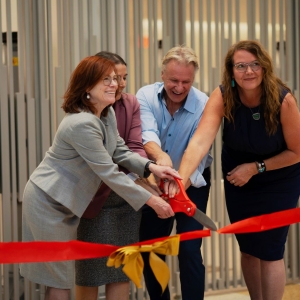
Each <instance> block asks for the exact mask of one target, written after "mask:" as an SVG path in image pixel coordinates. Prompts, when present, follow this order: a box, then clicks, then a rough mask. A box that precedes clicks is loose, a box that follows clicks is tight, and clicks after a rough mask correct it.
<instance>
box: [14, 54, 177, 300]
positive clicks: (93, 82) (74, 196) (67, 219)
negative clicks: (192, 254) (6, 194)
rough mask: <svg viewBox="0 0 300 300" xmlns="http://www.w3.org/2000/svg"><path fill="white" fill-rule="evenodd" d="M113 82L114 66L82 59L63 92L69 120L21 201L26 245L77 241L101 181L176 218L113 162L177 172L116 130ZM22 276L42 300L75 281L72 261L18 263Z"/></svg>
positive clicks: (64, 292)
mask: <svg viewBox="0 0 300 300" xmlns="http://www.w3.org/2000/svg"><path fill="white" fill-rule="evenodd" d="M117 88H118V79H117V76H116V74H115V72H114V63H113V62H111V61H110V60H107V59H105V58H102V57H99V56H91V57H87V58H85V59H83V60H82V61H81V62H80V63H79V65H78V66H77V67H76V69H75V70H74V72H73V74H72V76H71V79H70V83H69V86H68V89H67V91H66V93H65V95H64V102H63V105H62V108H63V109H64V111H65V112H66V115H65V117H64V119H63V120H62V122H61V123H60V125H59V127H58V129H57V132H56V135H55V137H54V140H53V144H52V146H51V147H50V148H49V150H48V151H47V152H46V155H45V157H44V159H43V161H42V162H41V163H40V165H39V166H38V167H37V168H36V169H35V171H34V172H33V173H32V174H31V176H30V179H29V181H28V182H27V185H26V187H25V191H24V197H23V224H22V228H23V233H22V235H23V241H38V240H39V241H41V240H44V241H68V240H74V239H76V232H77V227H78V224H79V221H80V217H81V216H82V214H83V213H84V211H85V209H86V208H87V206H88V205H89V203H90V201H91V200H92V199H93V196H94V195H95V193H96V192H97V190H98V188H99V186H100V185H101V184H102V183H105V184H106V185H107V186H109V187H110V188H111V189H112V190H114V191H115V192H116V193H118V194H119V195H122V197H123V198H124V199H125V200H126V201H128V203H129V204H130V205H131V206H132V207H133V208H134V209H135V210H139V209H140V208H141V207H142V206H143V205H144V204H147V205H149V206H151V207H153V209H154V210H155V211H156V212H157V214H158V215H159V216H160V217H162V218H167V217H170V216H172V215H174V212H173V211H172V209H171V207H170V206H169V204H168V203H167V202H166V201H164V200H163V199H161V198H160V197H157V196H155V195H153V194H151V193H150V192H148V191H146V190H145V189H143V188H141V187H140V186H138V185H136V184H134V183H133V181H132V180H130V179H129V178H128V177H127V176H126V175H125V174H124V173H123V172H120V171H119V170H118V166H117V164H119V165H121V166H122V167H125V168H127V169H128V170H130V171H131V172H135V173H137V174H138V175H140V176H141V177H147V176H148V175H149V174H150V172H154V173H155V174H156V175H157V176H159V177H168V178H172V176H178V173H177V172H176V171H175V170H173V169H171V168H169V167H163V166H157V165H155V164H153V163H151V161H149V160H148V159H146V158H143V157H141V156H140V155H138V154H136V153H133V152H132V151H131V150H129V149H128V147H127V146H126V145H125V144H124V141H123V139H122V138H120V136H119V134H118V130H117V124H116V118H115V114H114V111H113V109H112V108H111V105H112V104H114V102H115V94H116V90H117ZM20 269H21V275H23V276H24V277H26V278H28V279H29V280H31V281H33V282H36V283H39V284H43V285H45V286H47V290H46V294H45V299H47V300H54V299H60V300H67V299H69V297H70V288H71V287H72V286H73V280H74V264H73V262H70V261H66V262H58V263H33V264H31V263H30V264H22V265H21V267H20Z"/></svg>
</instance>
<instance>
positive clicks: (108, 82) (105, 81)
mask: <svg viewBox="0 0 300 300" xmlns="http://www.w3.org/2000/svg"><path fill="white" fill-rule="evenodd" d="M112 81H113V82H115V83H116V84H119V81H120V80H119V77H118V76H114V77H110V76H107V77H105V78H103V84H104V85H106V86H108V85H111V82H112Z"/></svg>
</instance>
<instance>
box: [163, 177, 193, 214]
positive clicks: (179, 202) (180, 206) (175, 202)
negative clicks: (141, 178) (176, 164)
mask: <svg viewBox="0 0 300 300" xmlns="http://www.w3.org/2000/svg"><path fill="white" fill-rule="evenodd" d="M174 180H176V182H177V184H178V186H179V188H180V190H179V192H178V193H177V194H176V195H175V196H174V198H169V196H168V195H166V194H162V195H161V196H163V197H167V198H168V199H169V201H170V202H169V203H170V205H171V207H172V209H173V211H174V212H183V213H185V214H186V215H188V216H190V217H191V216H193V215H194V214H195V211H196V209H197V207H196V205H195V203H194V202H192V201H191V200H190V198H189V197H188V195H187V194H186V192H185V188H184V186H183V184H182V182H181V180H180V179H178V178H174ZM160 187H161V188H162V189H163V187H164V181H163V179H162V180H161V181H160Z"/></svg>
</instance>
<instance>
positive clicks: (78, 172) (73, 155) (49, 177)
mask: <svg viewBox="0 0 300 300" xmlns="http://www.w3.org/2000/svg"><path fill="white" fill-rule="evenodd" d="M148 161H149V160H148V159H146V158H143V157H141V156H140V155H139V154H137V153H134V152H132V151H131V150H129V149H128V147H127V146H126V145H125V143H124V140H123V139H122V138H121V137H120V136H119V133H118V130H117V123H116V118H115V113H114V110H113V109H112V108H110V109H109V113H108V116H107V117H101V119H99V118H98V117H97V116H95V115H93V114H91V113H87V112H81V113H77V114H66V116H65V117H64V119H63V120H62V122H61V123H60V125H59V127H58V129H57V132H56V135H55V137H54V141H53V144H52V146H51V147H50V148H49V150H48V151H47V152H46V155H45V157H44V159H43V161H42V162H41V163H40V165H39V166H38V167H37V168H36V169H35V171H34V172H33V174H32V175H31V176H30V180H31V181H32V182H33V183H35V184H36V185H37V186H38V187H39V188H40V189H42V190H43V191H44V192H45V193H47V194H48V195H49V196H50V197H52V198H53V199H54V200H56V201H58V202H59V203H61V204H62V205H64V206H66V207H67V208H69V209H70V210H71V211H72V212H73V213H74V214H75V215H77V216H78V217H81V215H82V214H83V212H84V211H85V209H86V207H87V206H88V204H89V203H90V201H91V200H92V198H93V196H94V194H95V193H96V192H97V190H98V188H99V186H100V184H101V182H102V181H103V182H105V183H106V184H107V185H108V186H109V187H110V188H111V189H112V190H114V191H115V192H116V193H117V194H118V195H120V196H121V197H122V198H124V199H125V200H126V201H127V202H128V203H129V204H130V205H131V206H132V207H133V208H134V209H135V210H138V209H140V208H141V207H142V206H143V205H144V204H145V202H146V201H147V200H148V199H149V198H150V196H151V193H150V192H148V191H146V190H145V189H143V188H141V187H140V186H138V185H136V184H135V183H134V182H133V181H132V180H131V179H129V178H128V177H127V176H126V175H125V174H124V173H123V172H119V169H118V165H121V166H123V167H125V168H126V169H127V170H129V171H130V172H134V173H136V174H138V175H140V176H141V177H143V174H144V168H145V165H146V163H147V162H148Z"/></svg>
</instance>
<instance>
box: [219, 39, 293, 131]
mask: <svg viewBox="0 0 300 300" xmlns="http://www.w3.org/2000/svg"><path fill="white" fill-rule="evenodd" d="M239 50H246V51H248V52H250V53H252V54H253V55H255V56H256V57H257V61H258V62H259V63H260V65H261V67H262V71H263V79H262V83H261V88H262V97H261V99H260V100H261V106H262V109H263V111H264V118H265V122H266V130H267V132H268V134H269V135H273V134H274V133H275V132H276V131H277V126H278V119H277V115H278V113H279V111H280V107H281V103H280V100H279V99H280V93H281V90H282V89H287V90H288V91H289V92H290V93H291V90H290V88H289V87H288V86H287V85H286V84H285V83H283V82H282V80H281V79H280V78H278V77H277V76H276V75H275V73H274V69H273V63H272V60H271V57H270V55H269V54H268V52H267V51H266V50H265V49H264V48H263V46H262V45H261V44H260V43H258V42H256V41H240V42H238V43H236V44H234V45H233V46H232V47H231V48H230V49H229V50H228V52H227V55H226V57H225V65H224V71H223V78H222V85H223V89H224V90H223V102H224V115H225V118H227V119H228V120H229V121H230V122H234V117H233V112H234V111H235V109H236V108H237V107H238V105H239V103H238V102H237V100H236V99H237V96H238V90H237V87H236V86H235V87H232V86H231V81H232V78H233V55H234V53H235V52H236V51H239Z"/></svg>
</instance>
